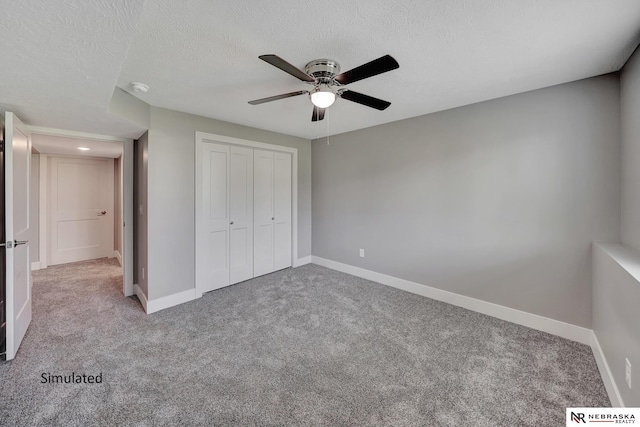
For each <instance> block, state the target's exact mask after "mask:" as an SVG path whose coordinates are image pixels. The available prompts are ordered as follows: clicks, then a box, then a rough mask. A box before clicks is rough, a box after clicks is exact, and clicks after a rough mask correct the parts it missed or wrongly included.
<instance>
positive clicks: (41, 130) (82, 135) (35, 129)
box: [27, 126, 133, 142]
mask: <svg viewBox="0 0 640 427" xmlns="http://www.w3.org/2000/svg"><path fill="white" fill-rule="evenodd" d="M27 127H28V128H29V130H31V132H32V133H36V134H38V135H49V136H64V137H67V138H78V139H93V140H95V141H110V142H133V140H132V139H130V138H121V137H119V136H111V135H101V134H97V133H86V132H77V131H74V130H67V129H55V128H47V127H42V126H27Z"/></svg>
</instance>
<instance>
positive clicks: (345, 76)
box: [336, 55, 400, 85]
mask: <svg viewBox="0 0 640 427" xmlns="http://www.w3.org/2000/svg"><path fill="white" fill-rule="evenodd" d="M399 67H400V65H399V64H398V61H396V60H395V59H393V58H392V57H391V56H390V55H385V56H381V57H380V58H378V59H374V60H373V61H371V62H367V63H366V64H363V65H361V66H359V67H356V68H353V69H351V70H349V71H345V72H344V73H342V74H338V75H337V76H336V81H337V82H338V83H340V84H343V85H348V84H349V83H353V82H357V81H358V80H362V79H366V78H368V77H373V76H376V75H378V74H382V73H386V72H387V71H391V70H395V69H396V68H399Z"/></svg>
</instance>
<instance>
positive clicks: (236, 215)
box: [196, 142, 292, 293]
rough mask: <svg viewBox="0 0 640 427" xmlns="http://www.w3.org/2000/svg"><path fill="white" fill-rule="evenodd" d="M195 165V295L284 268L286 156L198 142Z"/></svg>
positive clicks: (288, 207) (287, 249)
mask: <svg viewBox="0 0 640 427" xmlns="http://www.w3.org/2000/svg"><path fill="white" fill-rule="evenodd" d="M196 162H197V164H198V163H199V168H197V173H196V191H199V194H198V195H196V260H197V261H196V276H197V277H196V281H197V289H198V292H200V293H204V292H208V291H211V290H214V289H218V288H221V287H224V286H228V285H232V284H234V283H238V282H242V281H244V280H248V279H251V278H253V277H257V276H261V275H263V274H267V273H271V272H274V271H276V270H280V269H283V268H287V267H290V266H291V254H292V238H291V227H292V223H291V219H292V218H291V216H292V215H291V214H292V155H291V153H287V152H279V151H271V150H262V149H256V148H251V147H245V146H239V145H233V144H219V143H213V142H203V143H202V144H201V150H200V156H196Z"/></svg>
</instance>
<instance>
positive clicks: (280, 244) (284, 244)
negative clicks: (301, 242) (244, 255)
mask: <svg viewBox="0 0 640 427" xmlns="http://www.w3.org/2000/svg"><path fill="white" fill-rule="evenodd" d="M291 179H292V177H291V155H290V154H287V153H275V155H274V187H273V192H274V193H273V199H274V218H275V219H274V270H280V269H283V268H287V267H291Z"/></svg>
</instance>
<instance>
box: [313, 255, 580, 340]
mask: <svg viewBox="0 0 640 427" xmlns="http://www.w3.org/2000/svg"><path fill="white" fill-rule="evenodd" d="M311 259H312V262H313V263H314V264H318V265H322V266H324V267H327V268H331V269H333V270H338V271H342V272H343V273H347V274H351V275H353V276H357V277H362V278H363V279H367V280H371V281H374V282H378V283H382V284H383V285H387V286H392V287H394V288H398V289H402V290H403V291H407V292H411V293H414V294H418V295H422V296H425V297H427V298H431V299H434V300H437V301H442V302H446V303H448V304H452V305H455V306H458V307H462V308H466V309H468V310H471V311H475V312H478V313H482V314H486V315H488V316H493V317H497V318H498V319H502V320H506V321H508V322H512V323H516V324H518V325H522V326H526V327H529V328H532V329H536V330H539V331H543V332H547V333H549V334H552V335H557V336H559V337H562V338H567V339H569V340H572V341H577V342H579V343H582V344H586V345H590V344H591V335H592V330H591V329H587V328H583V327H581V326H576V325H572V324H570V323H565V322H561V321H559V320H554V319H550V318H548V317H543V316H539V315H537V314H532V313H527V312H525V311H520V310H516V309H514V308H509V307H505V306H502V305H499V304H494V303H492V302H487V301H482V300H479V299H475V298H471V297H467V296H464V295H460V294H455V293H453V292H449V291H444V290H442V289H438V288H433V287H431V286H427V285H421V284H420V283H416V282H411V281H409V280H404V279H399V278H397V277H393V276H388V275H386V274H382V273H377V272H375V271H371V270H366V269H364V268H360V267H354V266H352V265H348V264H343V263H340V262H337V261H332V260H329V259H325V258H321V257H317V256H315V255H314V256H312V257H311Z"/></svg>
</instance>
